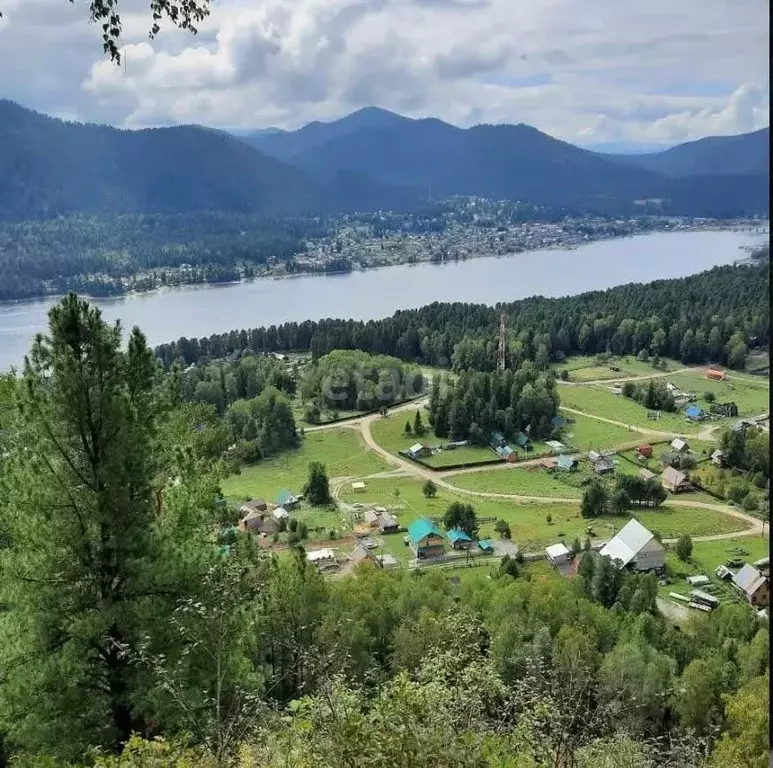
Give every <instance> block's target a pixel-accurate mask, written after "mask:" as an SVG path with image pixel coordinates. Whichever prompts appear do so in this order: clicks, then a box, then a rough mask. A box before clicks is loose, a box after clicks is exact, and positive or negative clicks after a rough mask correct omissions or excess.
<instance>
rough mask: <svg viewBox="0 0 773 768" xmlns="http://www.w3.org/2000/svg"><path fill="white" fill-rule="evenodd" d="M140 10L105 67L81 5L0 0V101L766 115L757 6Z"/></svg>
mask: <svg viewBox="0 0 773 768" xmlns="http://www.w3.org/2000/svg"><path fill="white" fill-rule="evenodd" d="M688 6H689V7H688ZM146 8H147V5H146V1H145V0H121V9H122V12H123V14H124V32H125V34H124V40H123V43H124V45H125V60H124V65H123V66H121V67H115V66H114V65H112V64H110V63H108V62H107V61H105V60H103V59H102V57H101V56H100V51H101V48H100V40H99V34H98V32H99V30H98V29H94V28H93V27H92V28H89V27H87V26H86V24H85V17H84V14H85V10H84V7H83V5H80V6H78V5H76V6H75V7H73V6H71V5H70V4H69V3H67V2H66V0H4V10H5V12H6V19H5V21H4V22H3V23H2V26H0V94H2V95H6V96H7V97H9V98H14V99H16V100H18V101H21V102H22V103H25V104H27V105H28V106H31V107H33V108H37V109H41V110H43V111H48V112H54V113H59V114H67V115H68V116H75V115H77V116H79V117H81V118H82V119H90V120H105V121H109V122H114V123H116V124H120V125H125V126H129V127H135V126H145V125H163V124H170V123H176V122H200V123H204V124H207V125H211V126H215V127H222V128H231V129H237V128H239V129H249V128H259V127H265V126H267V125H280V126H283V127H296V126H298V125H300V124H303V123H305V122H308V121H309V120H313V119H332V118H335V117H338V116H340V115H341V114H344V113H346V112H348V111H351V110H353V109H356V108H358V107H362V106H366V105H369V104H376V105H379V106H382V107H385V108H389V109H394V110H395V111H399V112H403V113H404V114H409V115H414V116H429V115H433V116H438V117H441V118H444V119H447V120H449V121H451V122H455V123H458V124H462V125H466V124H470V123H472V122H482V121H485V122H525V123H529V124H532V125H535V126H536V127H538V128H540V129H541V130H544V131H547V132H548V133H552V134H554V135H556V136H559V137H561V138H564V139H567V140H569V141H582V142H586V143H588V142H592V141H594V142H595V141H599V142H602V141H633V142H637V141H639V142H647V143H657V142H664V141H667V142H677V141H681V140H687V139H694V138H699V137H700V136H704V135H711V134H722V133H737V132H742V131H748V130H754V129H756V128H759V127H762V126H764V125H767V123H768V101H769V96H768V91H769V88H768V85H769V84H768V74H767V73H768V35H767V29H768V19H767V16H768V6H767V4H766V3H765V2H764V0H745V2H741V3H738V2H733V1H731V0H703V1H702V2H701V4H700V12H699V13H696V9H695V7H694V5H693V4H688V3H685V2H682V3H680V2H674V0H650V2H649V3H647V4H635V5H632V4H630V3H621V2H619V0H540V2H536V3H518V4H517V5H516V4H514V2H513V0H261V2H260V3H256V2H255V0H218V1H217V2H216V3H214V4H213V6H212V15H211V17H210V19H208V20H207V21H206V22H205V23H203V24H201V25H200V34H199V35H198V36H196V37H192V36H190V35H187V34H186V33H182V32H179V31H177V30H173V29H170V28H168V27H167V28H165V29H164V30H163V31H162V33H161V34H160V35H159V36H158V37H157V39H156V40H154V41H149V40H148V38H147V30H148V27H149V24H150V19H149V18H148V15H147V13H146ZM516 8H517V10H516ZM22 73H24V75H23V77H22Z"/></svg>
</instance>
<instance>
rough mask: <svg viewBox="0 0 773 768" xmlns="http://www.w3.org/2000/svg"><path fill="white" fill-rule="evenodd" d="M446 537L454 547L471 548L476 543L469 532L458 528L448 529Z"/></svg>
mask: <svg viewBox="0 0 773 768" xmlns="http://www.w3.org/2000/svg"><path fill="white" fill-rule="evenodd" d="M446 538H447V539H448V542H449V544H450V545H451V546H452V547H453V548H454V549H469V548H470V547H472V546H474V544H475V542H474V541H473V539H472V537H471V536H470V535H469V534H467V533H465V532H464V531H460V530H459V529H458V528H451V529H450V530H448V531H446Z"/></svg>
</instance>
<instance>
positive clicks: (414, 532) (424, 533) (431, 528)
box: [408, 517, 445, 560]
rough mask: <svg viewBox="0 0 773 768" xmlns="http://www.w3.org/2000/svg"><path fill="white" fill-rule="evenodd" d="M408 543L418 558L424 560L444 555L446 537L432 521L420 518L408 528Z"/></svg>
mask: <svg viewBox="0 0 773 768" xmlns="http://www.w3.org/2000/svg"><path fill="white" fill-rule="evenodd" d="M408 543H409V544H410V546H411V549H412V550H413V553H414V554H415V555H416V557H417V558H418V559H419V560H424V559H426V558H430V557H439V556H440V555H442V554H443V552H444V545H445V537H444V536H443V534H442V533H441V531H440V529H439V528H438V527H437V526H436V525H435V524H434V523H433V522H432V521H431V520H427V518H426V517H420V518H419V519H418V520H414V521H413V522H412V523H411V524H410V525H409V526H408Z"/></svg>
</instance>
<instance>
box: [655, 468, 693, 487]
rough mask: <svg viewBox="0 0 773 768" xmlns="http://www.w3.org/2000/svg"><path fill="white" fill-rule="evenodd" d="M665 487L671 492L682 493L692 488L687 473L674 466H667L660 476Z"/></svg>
mask: <svg viewBox="0 0 773 768" xmlns="http://www.w3.org/2000/svg"><path fill="white" fill-rule="evenodd" d="M660 480H661V482H662V483H663V487H664V488H665V489H666V490H667V491H671V493H680V492H681V491H687V490H689V489H690V482H689V480H688V479H687V475H685V474H684V473H683V472H680V471H679V470H678V469H674V467H666V468H665V469H664V470H663V474H661V476H660Z"/></svg>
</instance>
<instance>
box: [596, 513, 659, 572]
mask: <svg viewBox="0 0 773 768" xmlns="http://www.w3.org/2000/svg"><path fill="white" fill-rule="evenodd" d="M599 554H600V555H601V556H602V557H605V556H606V557H609V558H610V559H611V560H612V562H614V563H615V564H616V565H617V567H618V568H629V569H630V570H633V571H654V570H660V569H662V568H664V567H665V563H666V549H665V547H664V546H663V545H662V544H661V543H660V542H659V541H658V540H657V539H656V538H655V536H654V535H653V534H652V533H651V532H650V531H648V530H647V529H646V528H645V527H644V526H643V525H642V524H641V523H640V522H639V521H638V520H633V519H631V520H629V521H628V522H627V523H626V524H625V525H624V526H623V527H622V528H621V529H620V531H619V532H618V534H617V536H615V537H614V538H613V539H610V540H609V541H608V542H607V543H606V544H605V545H604V546H603V547H602V548H601V550H600V552H599Z"/></svg>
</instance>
